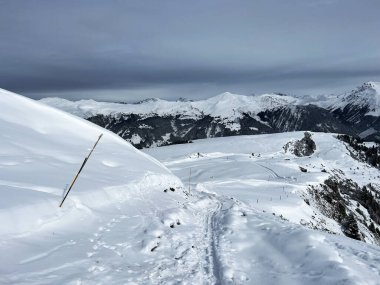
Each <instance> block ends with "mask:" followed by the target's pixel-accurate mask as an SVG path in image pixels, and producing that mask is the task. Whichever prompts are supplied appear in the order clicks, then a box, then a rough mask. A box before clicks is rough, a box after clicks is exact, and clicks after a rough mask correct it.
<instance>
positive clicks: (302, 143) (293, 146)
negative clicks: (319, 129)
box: [284, 132, 316, 172]
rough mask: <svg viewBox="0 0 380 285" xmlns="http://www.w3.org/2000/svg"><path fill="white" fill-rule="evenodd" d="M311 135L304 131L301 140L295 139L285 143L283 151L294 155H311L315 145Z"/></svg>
mask: <svg viewBox="0 0 380 285" xmlns="http://www.w3.org/2000/svg"><path fill="white" fill-rule="evenodd" d="M311 136H312V134H311V133H309V132H305V133H304V137H303V138H302V139H301V140H295V141H291V142H288V143H286V144H285V146H284V150H285V152H290V153H292V154H294V155H296V156H309V155H312V154H313V153H314V151H315V149H316V145H315V142H314V141H313V140H312V138H311ZM301 171H302V169H301ZM305 172H306V171H305Z"/></svg>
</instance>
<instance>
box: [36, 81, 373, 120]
mask: <svg viewBox="0 0 380 285" xmlns="http://www.w3.org/2000/svg"><path fill="white" fill-rule="evenodd" d="M41 102H43V103H44V104H47V105H50V106H52V107H55V108H58V109H61V110H64V111H66V112H69V113H71V114H75V115H77V116H79V117H83V118H89V117H92V116H96V115H112V116H119V115H120V114H139V115H141V116H149V115H152V114H157V115H159V116H165V115H181V116H183V117H184V118H199V117H202V116H204V115H210V116H212V117H220V118H222V119H228V120H231V121H233V120H235V119H236V118H239V117H242V116H243V114H250V115H256V114H258V113H260V112H262V111H266V110H273V109H276V108H279V107H285V106H295V105H308V104H314V105H317V106H320V107H323V108H328V109H333V110H335V109H343V108H344V107H345V106H347V105H348V106H351V105H357V106H368V107H369V109H370V110H369V111H368V113H367V115H372V116H380V82H367V83H365V84H364V85H362V86H360V87H358V88H357V89H355V90H353V91H351V92H348V93H344V94H340V95H338V96H337V95H331V96H319V97H313V96H303V97H300V96H298V97H296V96H288V95H279V94H275V93H269V94H261V95H252V96H246V95H238V94H233V93H230V92H225V93H222V94H219V95H217V96H214V97H211V98H209V99H206V100H200V101H175V102H174V101H166V100H161V99H150V100H145V101H143V102H140V103H138V104H123V103H109V102H97V101H94V100H80V101H69V100H66V99H62V98H44V99H41Z"/></svg>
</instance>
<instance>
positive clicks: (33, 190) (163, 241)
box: [0, 90, 195, 284]
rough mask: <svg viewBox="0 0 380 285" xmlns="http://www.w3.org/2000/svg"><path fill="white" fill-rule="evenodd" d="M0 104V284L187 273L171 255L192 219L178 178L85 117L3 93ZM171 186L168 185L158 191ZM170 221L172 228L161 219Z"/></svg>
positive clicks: (139, 279)
mask: <svg viewBox="0 0 380 285" xmlns="http://www.w3.org/2000/svg"><path fill="white" fill-rule="evenodd" d="M0 106H1V107H0V108H1V112H0V130H1V132H0V191H1V200H0V224H1V227H0V284H95V283H96V284H122V283H131V284H132V283H135V284H142V283H152V282H158V281H157V280H161V281H162V282H165V280H175V279H176V278H179V277H178V276H180V277H181V278H182V277H183V276H185V274H186V273H187V269H188V268H182V269H181V266H180V265H176V263H177V262H176V260H175V259H174V257H175V256H177V254H179V252H180V250H182V247H181V245H180V241H186V240H187V239H188V238H190V237H191V232H190V229H192V228H195V226H194V225H193V223H192V221H191V218H192V214H191V215H190V212H189V211H184V210H183V209H182V208H181V206H180V205H182V203H184V201H185V195H184V194H183V193H182V190H181V189H182V183H181V181H180V180H179V179H178V178H177V177H175V176H174V175H172V174H171V172H170V171H169V170H168V169H167V168H165V167H164V166H163V165H162V164H160V163H159V162H158V161H157V160H155V159H153V158H151V157H149V156H147V155H146V154H144V153H141V152H140V151H138V150H136V149H135V148H134V147H132V146H131V145H130V144H129V143H127V142H125V141H124V140H122V139H121V138H119V137H118V136H117V135H115V134H113V133H111V132H109V131H106V130H104V129H102V128H100V127H98V126H95V125H93V124H91V123H89V122H87V121H85V120H83V119H80V118H76V117H74V116H72V115H70V114H67V113H64V112H62V111H59V110H56V109H53V108H51V107H48V106H46V105H44V104H41V103H38V102H36V101H34V100H30V99H27V98H24V97H22V96H19V95H16V94H13V93H10V92H7V91H5V90H1V91H0ZM101 133H103V134H104V136H103V137H102V138H101V140H100V142H99V144H98V146H97V148H96V149H95V151H94V152H93V154H92V156H91V158H90V159H89V161H88V163H87V164H86V166H85V168H84V169H83V171H82V173H81V175H80V177H79V178H78V180H77V182H76V184H75V186H74V187H73V189H72V191H71V192H70V194H69V196H68V198H67V200H66V201H65V203H64V204H63V207H62V208H59V207H58V205H59V203H60V202H61V200H62V196H63V190H64V188H66V187H67V184H69V183H70V182H71V181H72V179H73V177H74V175H75V173H76V172H77V171H78V169H79V167H80V165H81V164H82V161H83V159H84V157H85V156H86V155H88V152H89V148H91V147H92V146H93V144H94V143H95V141H96V139H97V138H98V136H99V135H100V134H101ZM170 187H172V188H173V189H175V192H172V191H169V192H170V193H165V192H164V189H169V188H170ZM177 219H178V220H180V221H181V223H182V225H181V226H176V227H177V228H178V229H172V228H171V227H169V226H168V225H167V224H168V223H172V222H175V221H176V220H177ZM186 235H188V236H189V237H188V238H187V237H186ZM180 238H181V239H180ZM157 245H158V247H157V248H156V250H155V252H154V253H153V252H151V249H152V248H153V247H155V246H157ZM189 256H190V257H191V256H192V255H191V254H189ZM157 266H159V267H160V269H157V268H156V267H157ZM165 268H169V269H170V270H172V269H173V270H175V272H174V273H172V272H170V270H169V269H165ZM146 272H150V274H147V273H146ZM160 272H161V273H160ZM165 272H166V273H165ZM158 275H160V276H158ZM188 279H189V280H191V278H188ZM152 280H155V281H152Z"/></svg>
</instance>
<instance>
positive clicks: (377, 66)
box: [0, 0, 380, 101]
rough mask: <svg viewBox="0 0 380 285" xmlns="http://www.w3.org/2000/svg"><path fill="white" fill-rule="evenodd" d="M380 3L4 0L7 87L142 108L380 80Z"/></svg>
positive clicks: (1, 35)
mask: <svg viewBox="0 0 380 285" xmlns="http://www.w3.org/2000/svg"><path fill="white" fill-rule="evenodd" d="M379 15H380V0H247V1H240V0H228V1H227V0H199V1H198V0H192V1H181V0H170V1H167V0H160V1H157V0H152V1H143V0H139V1H132V0H131V1H128V0H119V1H117V0H107V1H105V0H64V1H63V0H59V1H56V0H48V1H43V0H23V1H21V0H20V1H19V0H0V88H4V89H8V90H11V91H14V92H17V93H20V94H23V95H26V96H30V97H32V98H41V97H47V96H60V97H65V98H68V99H81V98H94V99H98V100H107V101H112V100H118V101H136V100H139V99H144V98H148V97H161V98H166V99H177V98H179V97H187V98H190V99H198V98H204V97H210V96H213V95H216V94H218V93H221V92H224V91H230V92H234V93H239V94H252V93H255V94H257V93H263V92H284V93H291V94H319V93H331V92H342V91H344V90H350V89H351V88H353V87H355V86H357V85H360V84H361V83H363V82H366V81H380V16H379Z"/></svg>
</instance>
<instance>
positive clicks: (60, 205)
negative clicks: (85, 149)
mask: <svg viewBox="0 0 380 285" xmlns="http://www.w3.org/2000/svg"><path fill="white" fill-rule="evenodd" d="M102 136H103V134H100V136H99V137H98V140H97V141H96V143H95V144H94V146H93V147H92V149H91V151H90V153H89V154H88V156H87V157H86V158H85V159H84V161H83V163H82V166H81V167H80V168H79V171H78V173H77V174H76V175H75V177H74V179H73V182H71V185H70V187H69V190H67V192H66V195H65V197H63V200H62V202H61V204H59V207H62V205H63V202H65V200H66V197H67V195H69V193H70V190H71V188H73V186H74V184H75V181H77V179H78V176H79V174H80V173H81V171H82V169H83V167H84V166H85V165H86V163H87V161H88V159H89V158H90V156H91V154H92V152H93V151H94V149H95V148H96V145H97V144H98V142H99V141H100V139H101V138H102Z"/></svg>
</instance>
